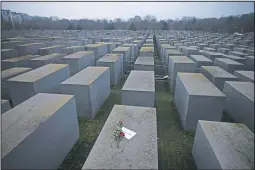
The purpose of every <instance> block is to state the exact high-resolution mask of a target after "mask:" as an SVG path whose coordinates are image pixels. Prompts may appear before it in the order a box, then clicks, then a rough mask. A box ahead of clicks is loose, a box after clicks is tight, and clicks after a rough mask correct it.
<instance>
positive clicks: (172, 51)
mask: <svg viewBox="0 0 255 170" xmlns="http://www.w3.org/2000/svg"><path fill="white" fill-rule="evenodd" d="M169 56H183V54H182V53H181V52H180V51H179V50H177V49H166V50H165V59H164V61H165V68H166V71H167V70H168V64H169Z"/></svg>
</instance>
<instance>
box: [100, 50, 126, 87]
mask: <svg viewBox="0 0 255 170" xmlns="http://www.w3.org/2000/svg"><path fill="white" fill-rule="evenodd" d="M96 66H104V67H109V68H110V74H111V76H110V78H111V85H114V86H116V85H117V83H118V81H119V80H120V79H121V77H122V74H123V56H122V55H119V54H107V55H105V56H104V57H102V58H100V59H99V60H97V62H96Z"/></svg>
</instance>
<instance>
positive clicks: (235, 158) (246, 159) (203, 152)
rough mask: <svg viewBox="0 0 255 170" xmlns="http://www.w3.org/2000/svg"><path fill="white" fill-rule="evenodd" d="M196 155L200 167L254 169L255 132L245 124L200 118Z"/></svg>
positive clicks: (195, 142) (194, 145)
mask: <svg viewBox="0 0 255 170" xmlns="http://www.w3.org/2000/svg"><path fill="white" fill-rule="evenodd" d="M192 155H193V157H194V159H195V163H196V166H197V168H198V169H254V134H253V133H252V132H251V131H250V130H249V129H248V128H247V127H246V126H245V125H243V124H236V123H225V122H214V121H204V120H199V123H198V125H197V129H196V134H195V139H194V144H193V148H192Z"/></svg>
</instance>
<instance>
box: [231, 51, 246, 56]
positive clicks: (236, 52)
mask: <svg viewBox="0 0 255 170" xmlns="http://www.w3.org/2000/svg"><path fill="white" fill-rule="evenodd" d="M228 55H235V56H237V57H243V58H244V57H246V56H248V54H246V53H242V52H239V51H229V52H228Z"/></svg>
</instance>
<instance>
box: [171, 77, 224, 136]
mask: <svg viewBox="0 0 255 170" xmlns="http://www.w3.org/2000/svg"><path fill="white" fill-rule="evenodd" d="M174 101H175V105H176V108H177V110H178V113H179V116H180V120H181V123H182V127H183V129H184V130H185V131H189V132H195V130H196V127H197V122H198V120H214V121H221V118H222V113H223V106H224V101H225V95H224V94H223V93H222V92H221V91H220V90H219V89H217V88H216V87H215V86H214V85H213V84H212V83H211V82H210V81H209V80H208V79H207V78H206V77H205V76H203V75H202V74H201V73H177V79H176V89H175V97H174ZM198 105H199V107H198Z"/></svg>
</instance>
